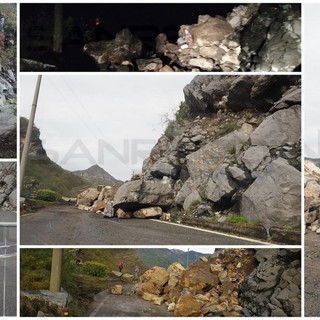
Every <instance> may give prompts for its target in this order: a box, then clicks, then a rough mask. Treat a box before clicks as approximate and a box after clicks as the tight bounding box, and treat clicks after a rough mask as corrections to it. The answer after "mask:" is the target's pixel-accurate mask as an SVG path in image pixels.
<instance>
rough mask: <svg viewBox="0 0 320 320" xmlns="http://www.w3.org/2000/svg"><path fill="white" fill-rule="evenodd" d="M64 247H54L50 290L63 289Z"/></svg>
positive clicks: (57, 290) (58, 290)
mask: <svg viewBox="0 0 320 320" xmlns="http://www.w3.org/2000/svg"><path fill="white" fill-rule="evenodd" d="M62 254H63V249H52V262H51V276H50V289H49V290H50V291H52V292H60V291H61V269H62Z"/></svg>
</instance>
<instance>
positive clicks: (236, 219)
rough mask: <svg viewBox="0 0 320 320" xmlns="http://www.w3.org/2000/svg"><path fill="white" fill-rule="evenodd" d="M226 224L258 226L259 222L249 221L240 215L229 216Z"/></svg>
mask: <svg viewBox="0 0 320 320" xmlns="http://www.w3.org/2000/svg"><path fill="white" fill-rule="evenodd" d="M225 223H229V224H238V225H258V224H259V222H258V221H249V220H248V219H247V218H246V217H244V216H243V215H241V214H240V213H233V214H229V215H228V216H227V218H226V220H225Z"/></svg>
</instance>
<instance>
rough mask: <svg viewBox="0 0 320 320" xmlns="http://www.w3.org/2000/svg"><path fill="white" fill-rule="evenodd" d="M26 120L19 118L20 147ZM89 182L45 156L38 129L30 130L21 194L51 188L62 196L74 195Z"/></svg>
mask: <svg viewBox="0 0 320 320" xmlns="http://www.w3.org/2000/svg"><path fill="white" fill-rule="evenodd" d="M27 126H28V120H27V119H25V118H20V148H21V150H22V149H23V146H24V140H25V136H26V130H27ZM90 186H91V185H90V183H89V182H87V181H85V180H83V179H82V178H80V177H78V176H76V175H74V174H73V173H72V172H69V171H67V170H64V169H63V168H61V167H60V166H59V165H58V164H56V163H54V162H53V161H52V160H50V159H49V157H48V156H47V153H46V151H45V150H44V148H43V146H42V141H41V139H40V131H39V129H38V128H36V127H34V128H33V131H32V138H31V146H30V151H29V158H28V163H27V167H26V172H25V177H24V182H23V190H22V196H23V197H29V196H30V194H31V193H32V192H34V191H35V190H37V189H51V190H54V191H56V192H58V193H59V194H60V195H62V196H68V197H75V196H76V195H77V194H78V193H79V192H81V191H82V190H84V189H86V188H88V187H90Z"/></svg>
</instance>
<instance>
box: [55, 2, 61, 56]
mask: <svg viewBox="0 0 320 320" xmlns="http://www.w3.org/2000/svg"><path fill="white" fill-rule="evenodd" d="M62 34H63V4H62V3H56V4H55V5H54V26H53V51H55V52H62V41H63V36H62Z"/></svg>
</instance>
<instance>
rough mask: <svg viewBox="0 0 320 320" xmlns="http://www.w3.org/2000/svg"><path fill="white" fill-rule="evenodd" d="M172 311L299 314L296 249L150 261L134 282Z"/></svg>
mask: <svg viewBox="0 0 320 320" xmlns="http://www.w3.org/2000/svg"><path fill="white" fill-rule="evenodd" d="M135 290H136V292H137V293H138V294H139V295H141V297H142V299H144V300H148V301H151V302H153V303H154V304H165V305H166V306H167V307H168V309H169V310H170V311H172V312H173V313H174V315H175V316H184V317H187V316H214V317H216V316H224V317H231V316H265V317H268V316H271V317H276V316H277V317H280V316H295V317H298V316H300V314H301V252H300V250H290V249H257V250H254V249H224V250H219V251H217V252H216V253H215V254H214V255H213V256H211V257H209V258H200V259H199V260H198V261H197V262H194V263H193V264H191V265H190V266H189V268H188V269H185V268H183V267H182V266H181V264H179V263H173V264H172V265H170V266H169V267H168V268H167V269H164V268H160V267H153V268H151V269H150V270H147V271H146V272H145V273H144V274H143V275H142V276H141V277H140V283H139V284H138V285H137V286H136V288H135Z"/></svg>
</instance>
